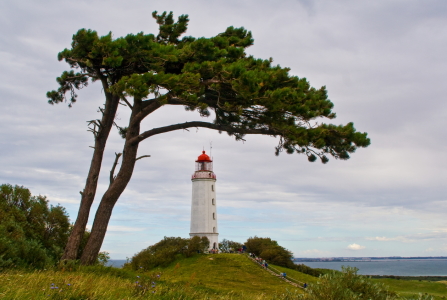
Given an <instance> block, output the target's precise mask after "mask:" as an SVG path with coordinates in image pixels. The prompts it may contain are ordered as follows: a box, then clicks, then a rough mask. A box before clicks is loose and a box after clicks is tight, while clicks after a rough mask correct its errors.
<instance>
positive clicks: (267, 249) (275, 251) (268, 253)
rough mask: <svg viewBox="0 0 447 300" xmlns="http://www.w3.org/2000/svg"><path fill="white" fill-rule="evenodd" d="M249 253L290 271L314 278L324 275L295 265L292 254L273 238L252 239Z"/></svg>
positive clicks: (248, 242)
mask: <svg viewBox="0 0 447 300" xmlns="http://www.w3.org/2000/svg"><path fill="white" fill-rule="evenodd" d="M245 245H246V246H247V252H250V253H254V254H255V255H256V256H259V257H262V258H263V259H265V260H266V261H267V262H268V263H271V264H275V265H278V266H282V267H286V268H289V269H293V270H297V271H300V272H301V273H305V274H309V275H312V276H319V275H322V274H323V273H322V272H320V271H319V270H317V269H312V268H309V267H308V266H306V265H303V264H300V265H298V264H295V263H294V262H293V261H292V258H293V255H292V252H290V251H289V250H287V249H285V248H284V247H282V246H280V245H279V244H278V242H277V241H275V240H272V239H271V238H262V237H257V236H255V237H250V238H249V239H248V240H247V241H246V242H245Z"/></svg>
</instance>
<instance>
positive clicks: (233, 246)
mask: <svg viewBox="0 0 447 300" xmlns="http://www.w3.org/2000/svg"><path fill="white" fill-rule="evenodd" d="M242 246H243V245H242V244H241V243H239V242H235V241H231V240H227V239H223V240H222V241H221V242H220V243H219V250H220V252H224V253H229V252H231V251H232V250H233V251H236V250H237V249H240V248H242Z"/></svg>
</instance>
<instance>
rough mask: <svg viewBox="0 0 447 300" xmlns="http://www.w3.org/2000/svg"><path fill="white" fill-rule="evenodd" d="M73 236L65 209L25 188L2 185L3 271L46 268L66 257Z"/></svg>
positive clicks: (0, 242)
mask: <svg viewBox="0 0 447 300" xmlns="http://www.w3.org/2000/svg"><path fill="white" fill-rule="evenodd" d="M69 232H70V223H69V219H68V215H67V212H66V211H65V208H64V207H62V206H60V205H57V206H52V205H51V206H48V200H47V199H46V197H45V196H32V195H31V192H30V191H29V190H28V189H27V188H24V187H23V186H17V185H16V186H14V187H13V186H11V185H9V184H3V185H0V267H2V268H5V267H12V266H19V267H35V268H43V267H45V266H46V265H49V264H54V263H55V262H56V261H57V260H58V259H59V258H60V256H61V255H62V253H63V249H64V246H65V244H66V242H67V239H68V235H69Z"/></svg>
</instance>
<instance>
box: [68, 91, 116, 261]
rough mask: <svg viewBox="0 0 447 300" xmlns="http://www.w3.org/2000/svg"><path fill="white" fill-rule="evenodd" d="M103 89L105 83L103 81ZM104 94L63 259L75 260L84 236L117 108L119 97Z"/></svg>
mask: <svg viewBox="0 0 447 300" xmlns="http://www.w3.org/2000/svg"><path fill="white" fill-rule="evenodd" d="M103 86H104V90H105V91H106V88H107V85H106V83H105V82H103ZM105 94H106V103H105V107H104V111H103V116H102V119H101V124H100V127H99V128H98V131H97V132H96V133H95V132H93V133H94V135H95V147H94V152H93V157H92V161H91V163H90V170H89V172H88V176H87V180H86V182H85V188H84V190H83V191H82V192H81V195H82V196H81V204H80V206H79V211H78V216H77V218H76V222H75V224H74V226H73V229H72V231H71V234H70V236H69V238H68V242H67V245H66V247H65V251H64V254H63V256H62V259H63V260H75V259H76V258H77V254H78V249H79V246H80V244H81V241H82V238H83V236H84V232H85V228H86V226H87V222H88V218H89V214H90V208H91V206H92V203H93V200H94V199H95V195H96V188H97V186H98V177H99V173H100V171H101V165H102V160H103V156H104V149H105V147H106V143H107V139H108V137H109V134H110V130H111V129H112V126H113V122H114V119H115V115H116V111H117V109H118V103H119V97H118V96H115V95H112V94H110V93H108V92H105Z"/></svg>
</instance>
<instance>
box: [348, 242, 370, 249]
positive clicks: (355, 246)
mask: <svg viewBox="0 0 447 300" xmlns="http://www.w3.org/2000/svg"><path fill="white" fill-rule="evenodd" d="M365 248H366V247H365V246H360V245H358V244H355V243H354V244H350V245H349V246H348V247H347V248H346V249H348V250H362V249H365Z"/></svg>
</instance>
